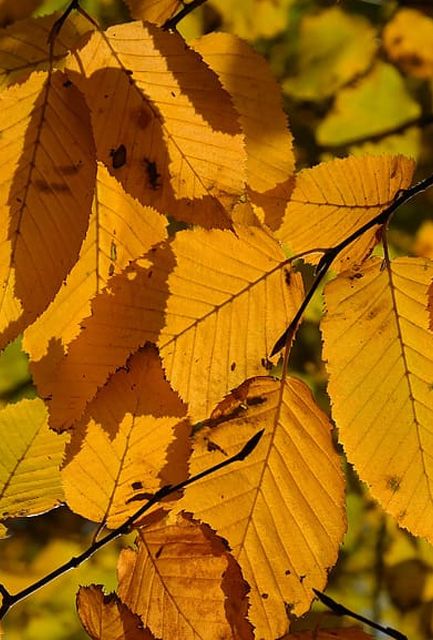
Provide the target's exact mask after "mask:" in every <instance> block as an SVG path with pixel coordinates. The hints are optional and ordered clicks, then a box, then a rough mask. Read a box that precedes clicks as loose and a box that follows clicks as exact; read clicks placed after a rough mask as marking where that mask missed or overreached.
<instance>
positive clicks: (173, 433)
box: [61, 349, 190, 528]
mask: <svg viewBox="0 0 433 640" xmlns="http://www.w3.org/2000/svg"><path fill="white" fill-rule="evenodd" d="M150 389H151V393H150V392H149V390H150ZM185 413H186V408H185V406H184V405H183V404H182V402H181V401H180V400H179V397H178V396H177V394H176V393H174V391H172V390H171V389H170V386H169V385H168V383H167V382H166V381H165V380H164V377H163V372H162V368H161V365H160V362H159V358H158V356H157V355H156V354H155V353H154V351H153V350H151V349H146V350H144V351H142V352H139V353H137V354H135V355H134V356H133V357H132V358H131V359H130V360H129V361H128V366H127V369H124V370H122V369H121V370H119V371H117V372H116V373H115V374H114V376H112V377H111V378H110V380H109V381H108V383H107V384H106V385H105V387H104V388H103V389H101V390H100V392H99V393H98V395H97V396H96V397H95V399H94V400H93V402H91V403H90V404H89V406H88V408H87V411H86V413H85V415H84V416H83V419H82V421H81V422H80V423H79V424H78V425H76V427H75V429H74V431H73V434H72V438H71V442H70V444H69V446H68V448H67V450H66V460H65V463H64V466H63V469H62V472H61V473H62V482H63V487H64V491H65V498H66V502H67V504H68V506H69V507H70V509H72V510H73V511H75V512H76V513H79V514H80V515H82V516H84V517H86V518H88V519H89V520H94V521H96V522H104V523H106V525H107V526H108V527H110V528H115V527H117V526H119V525H120V524H122V522H124V521H125V520H126V519H127V518H128V517H129V516H130V515H131V514H132V513H134V512H135V511H136V510H137V508H138V506H139V505H137V502H135V501H133V502H128V500H129V499H130V498H133V497H134V496H135V495H137V492H145V493H147V494H152V493H154V492H155V491H156V490H157V489H159V488H160V487H161V486H162V485H165V484H173V483H176V482H179V481H181V480H183V479H184V478H185V477H186V475H187V468H186V459H187V457H188V452H189V445H188V442H187V440H188V435H189V430H190V427H189V426H188V423H187V422H186V421H185V420H183V419H184V416H185Z"/></svg>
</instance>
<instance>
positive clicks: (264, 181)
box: [191, 33, 295, 192]
mask: <svg viewBox="0 0 433 640" xmlns="http://www.w3.org/2000/svg"><path fill="white" fill-rule="evenodd" d="M191 46H192V47H193V48H194V49H195V50H196V51H198V53H199V54H200V55H201V56H202V58H203V59H204V61H205V62H206V63H207V64H208V65H209V66H210V68H211V69H213V70H214V71H215V72H216V73H217V74H218V77H219V79H220V81H221V84H222V86H223V87H224V89H225V90H226V91H227V92H228V93H229V94H230V96H231V97H232V98H233V104H234V106H235V108H236V110H237V112H238V113H239V114H240V123H241V125H242V128H243V131H244V134H245V144H246V152H247V184H248V186H249V187H251V189H253V190H255V191H259V192H263V191H268V190H269V189H272V188H273V187H275V186H276V185H277V184H278V183H280V182H284V181H286V180H287V179H288V178H290V177H291V176H292V174H293V172H294V167H295V158H294V153H293V150H292V136H291V134H290V132H289V130H288V128H287V117H286V116H285V114H284V111H283V109H282V103H281V92H280V89H279V86H278V84H277V82H276V81H275V79H274V78H273V76H272V74H271V71H270V68H269V65H268V64H267V63H266V61H265V60H264V58H262V56H260V55H258V54H257V53H256V52H255V51H254V49H252V48H251V47H250V46H249V45H248V44H246V43H245V42H244V41H243V40H241V39H240V38H237V37H236V36H234V35H231V34H229V33H213V34H210V35H207V36H204V37H203V38H200V39H199V40H196V41H195V42H193V43H192V45H191Z"/></svg>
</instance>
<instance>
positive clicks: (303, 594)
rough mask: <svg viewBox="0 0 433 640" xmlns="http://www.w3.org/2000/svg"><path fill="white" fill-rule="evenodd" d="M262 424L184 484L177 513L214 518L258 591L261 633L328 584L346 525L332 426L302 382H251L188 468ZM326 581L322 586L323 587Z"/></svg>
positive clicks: (208, 426) (204, 437)
mask: <svg viewBox="0 0 433 640" xmlns="http://www.w3.org/2000/svg"><path fill="white" fill-rule="evenodd" d="M260 429H265V435H264V436H263V437H262V439H261V441H260V442H259V444H258V445H257V448H256V449H255V450H254V451H253V452H252V453H251V454H250V455H249V456H248V458H247V459H246V460H245V461H243V462H239V463H237V464H233V465H231V466H229V467H226V468H225V469H223V470H221V471H220V472H217V473H214V474H212V475H211V476H208V477H206V478H204V479H203V480H200V481H198V482H196V483H194V484H193V485H191V486H190V487H188V488H187V489H186V492H185V496H184V498H182V499H181V501H180V504H179V509H184V510H186V511H190V512H191V513H193V515H194V517H195V518H198V519H200V520H201V521H204V522H207V523H209V525H210V526H211V527H212V528H213V529H215V531H216V532H217V534H218V535H220V536H222V537H223V538H224V539H225V540H227V541H228V543H229V545H230V548H231V550H232V553H233V555H234V557H235V558H236V560H237V561H238V562H239V565H240V567H241V569H242V573H243V575H244V578H245V579H246V580H247V582H248V584H249V585H250V587H251V592H250V594H249V598H250V602H251V605H252V608H251V614H250V620H251V622H252V623H253V624H254V626H255V628H256V633H257V637H258V638H264V639H266V640H268V639H269V640H274V639H275V638H276V637H279V636H280V635H281V634H283V633H285V632H286V631H287V627H288V619H287V614H288V613H293V614H295V615H297V616H298V615H302V614H303V613H304V612H305V611H307V610H308V609H309V606H310V603H311V600H312V598H313V592H312V591H311V588H312V587H316V588H321V586H322V587H323V585H324V584H325V583H326V575H327V574H326V572H327V570H328V569H329V568H330V567H331V566H332V565H333V564H334V563H335V560H336V558H337V553H338V546H339V544H340V542H341V539H342V536H343V533H344V529H345V517H344V502H343V487H344V477H343V474H342V471H341V468H340V463H339V458H338V455H337V454H336V452H335V451H334V447H333V444H332V438H331V433H330V431H331V425H330V422H329V420H328V418H327V417H326V415H325V414H324V413H323V412H322V411H321V410H320V409H319V408H318V406H317V405H316V404H315V402H314V400H313V398H312V396H311V392H310V391H309V390H308V388H307V387H306V385H305V384H304V383H303V382H301V381H300V380H297V379H295V378H292V379H288V380H286V381H285V382H281V381H279V380H276V379H273V378H255V379H252V380H249V381H246V382H245V383H244V384H243V385H241V387H239V388H238V389H236V390H235V391H234V392H233V393H232V394H231V395H230V396H228V397H227V398H226V399H225V400H224V401H223V402H222V403H221V405H219V406H218V407H217V408H216V410H215V411H214V412H213V414H212V416H211V419H210V420H208V421H205V423H204V426H203V428H202V429H200V431H198V433H197V435H196V436H195V444H194V448H193V454H192V457H191V460H190V472H191V474H196V473H198V472H200V471H202V470H204V469H207V468H208V467H210V466H212V465H214V464H216V463H218V462H220V461H222V460H224V459H225V458H226V457H227V456H230V455H233V454H234V453H235V452H237V451H239V450H240V449H241V448H242V446H243V445H244V444H245V443H246V442H247V440H248V439H249V438H251V437H252V436H253V435H254V434H255V433H257V431H259V430H260ZM320 585H321V586H320Z"/></svg>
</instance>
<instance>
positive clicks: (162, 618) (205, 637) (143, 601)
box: [118, 515, 254, 640]
mask: <svg viewBox="0 0 433 640" xmlns="http://www.w3.org/2000/svg"><path fill="white" fill-rule="evenodd" d="M136 544H137V546H136V549H134V550H133V549H125V550H124V551H122V552H121V554H120V557H119V563H118V574H119V595H120V597H121V598H122V600H123V601H124V602H125V603H126V604H127V605H128V607H129V608H130V609H131V610H132V611H134V612H135V613H137V614H139V615H140V618H141V619H142V620H143V622H144V624H146V625H147V626H148V627H149V628H150V629H151V631H153V633H154V634H155V636H157V637H158V638H161V640H173V638H176V640H252V638H253V637H254V635H253V632H252V627H251V625H250V624H249V623H248V622H247V620H246V619H245V617H246V614H247V610H248V602H247V599H246V591H247V585H246V583H245V582H244V581H243V579H242V575H241V573H240V571H239V567H238V566H237V564H236V562H235V561H234V560H233V558H232V557H231V556H230V554H229V553H228V551H227V549H226V545H225V544H224V543H223V541H222V540H221V539H219V538H218V537H217V536H216V535H215V534H214V533H213V532H212V531H211V530H210V529H209V527H206V526H204V525H200V524H198V523H196V522H194V521H192V520H191V519H190V518H187V517H185V516H184V515H178V516H177V518H173V519H172V520H171V521H170V520H163V521H159V522H156V523H155V524H153V525H151V526H150V527H142V528H141V529H140V530H139V535H138V538H137V543H136Z"/></svg>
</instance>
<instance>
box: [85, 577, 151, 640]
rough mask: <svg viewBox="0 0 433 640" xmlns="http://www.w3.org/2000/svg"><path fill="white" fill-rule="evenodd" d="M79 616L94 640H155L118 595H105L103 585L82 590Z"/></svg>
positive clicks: (93, 585) (95, 585)
mask: <svg viewBox="0 0 433 640" xmlns="http://www.w3.org/2000/svg"><path fill="white" fill-rule="evenodd" d="M77 612H78V615H79V617H80V620H81V623H82V625H83V627H84V628H85V630H86V632H87V633H88V634H89V636H90V638H92V640H155V636H154V635H153V634H152V633H151V632H150V631H149V629H145V628H144V627H143V623H142V622H141V620H140V618H139V617H138V616H137V615H135V614H134V613H132V611H131V610H130V609H128V607H127V606H126V604H124V603H123V602H122V601H121V600H120V598H119V597H118V596H117V595H116V594H115V593H110V594H109V595H105V594H104V592H103V589H102V586H101V585H100V584H92V585H90V586H89V587H80V588H79V590H78V593H77Z"/></svg>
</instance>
